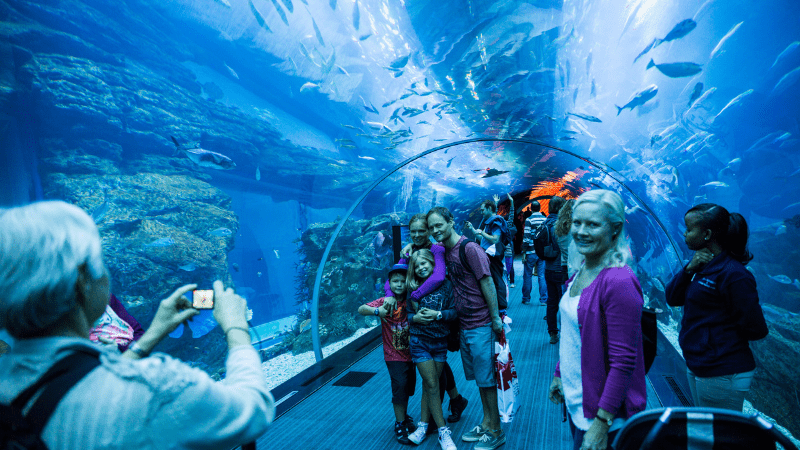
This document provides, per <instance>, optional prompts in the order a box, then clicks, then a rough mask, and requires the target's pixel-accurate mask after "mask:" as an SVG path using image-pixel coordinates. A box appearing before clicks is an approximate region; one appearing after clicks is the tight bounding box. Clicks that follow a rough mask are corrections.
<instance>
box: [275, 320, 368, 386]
mask: <svg viewBox="0 0 800 450" xmlns="http://www.w3.org/2000/svg"><path fill="white" fill-rule="evenodd" d="M372 328H374V327H372ZM372 328H359V329H358V330H357V331H356V332H355V334H353V335H352V336H350V337H349V338H347V339H344V340H341V341H338V342H334V343H333V344H330V345H326V346H324V347H322V355H323V356H325V357H327V356H329V355H330V354H332V353H335V352H336V351H337V350H339V349H341V348H342V347H344V346H345V345H347V344H349V343H351V342H353V341H354V340H356V339H358V338H359V337H360V336H362V335H363V334H364V333H367V332H368V331H370V330H372ZM315 362H317V360H316V358H315V357H314V351H313V350H312V351H308V352H305V353H300V354H299V355H293V354H292V353H291V352H289V353H284V354H282V355H278V356H276V357H275V358H272V359H270V360H269V361H264V362H263V363H262V364H261V368H262V369H263V370H264V375H265V376H266V377H267V389H269V390H272V389H274V388H275V387H277V386H279V385H280V384H282V383H283V382H285V381H286V380H288V379H290V378H292V377H293V376H295V375H297V374H299V373H300V372H302V371H304V370H306V369H307V368H309V367H311V366H312V365H313V364H314V363H315Z"/></svg>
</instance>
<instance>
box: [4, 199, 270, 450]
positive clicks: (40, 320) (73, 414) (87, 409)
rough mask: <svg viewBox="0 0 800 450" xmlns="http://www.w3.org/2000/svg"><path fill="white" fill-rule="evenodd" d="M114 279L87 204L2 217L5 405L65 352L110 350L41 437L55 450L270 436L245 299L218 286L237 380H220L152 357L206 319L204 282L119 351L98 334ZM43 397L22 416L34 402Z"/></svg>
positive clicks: (220, 443)
mask: <svg viewBox="0 0 800 450" xmlns="http://www.w3.org/2000/svg"><path fill="white" fill-rule="evenodd" d="M109 284H110V283H109V275H108V271H107V270H106V268H105V265H104V264H103V259H102V250H101V241H100V235H99V233H98V230H97V227H96V226H95V224H94V222H93V221H92V219H91V217H89V216H88V215H87V214H86V213H85V212H84V211H83V210H81V209H80V208H78V207H76V206H73V205H69V204H67V203H64V202H60V201H48V202H40V203H34V204H31V205H27V206H22V207H17V208H12V209H8V210H5V211H2V212H0V292H2V298H0V329H6V330H7V332H8V333H9V334H10V335H11V336H12V337H13V338H14V339H15V343H14V345H13V347H12V349H11V351H10V352H9V353H7V354H5V355H4V356H3V357H2V360H0V380H2V382H0V402H1V403H3V404H10V403H11V402H12V401H13V400H14V399H15V398H17V397H18V396H19V395H20V393H21V392H23V391H25V390H27V388H28V387H30V386H32V385H34V384H35V383H36V382H37V380H38V379H39V378H40V377H42V375H43V374H45V373H47V372H48V370H49V369H50V368H51V367H52V366H54V365H57V363H58V362H59V361H61V360H63V359H64V358H66V357H70V358H72V359H74V358H73V355H74V354H76V353H85V354H88V355H93V356H94V357H95V359H96V358H97V356H98V355H97V354H98V352H100V354H99V365H96V367H95V368H94V369H93V370H91V371H90V372H88V374H87V375H85V376H84V377H83V378H82V379H81V380H80V381H79V382H78V383H77V384H75V385H74V387H72V389H71V390H69V391H68V392H67V393H66V395H65V396H64V397H63V398H62V399H61V401H60V402H59V403H58V405H57V406H56V408H55V410H54V411H53V413H52V415H51V416H50V418H49V421H47V422H46V424H45V425H44V428H43V429H42V431H41V439H42V440H43V441H44V443H45V444H46V445H47V446H48V447H49V448H50V449H51V450H58V449H78V448H80V449H95V448H131V449H137V450H141V449H174V448H198V449H229V448H232V447H234V446H237V445H240V444H243V443H246V442H250V441H253V440H255V438H257V437H258V436H260V435H261V434H263V433H264V432H265V430H266V428H267V426H268V425H269V424H270V422H271V421H272V419H273V418H274V403H273V399H272V396H271V395H270V393H269V391H268V390H267V388H266V382H265V379H264V374H263V372H262V370H261V361H260V358H259V356H258V354H257V352H256V350H255V349H254V348H253V346H252V345H251V344H250V333H249V331H248V325H247V320H246V318H245V314H246V308H247V306H246V303H245V300H244V299H243V298H241V297H240V296H238V295H236V294H235V293H234V292H233V290H232V289H230V288H229V289H223V285H222V282H220V281H216V282H215V283H214V294H215V297H216V299H215V300H216V302H215V307H214V318H215V319H216V320H217V322H218V323H219V325H220V327H221V328H222V330H223V332H224V333H225V338H226V340H227V344H228V349H229V351H228V358H227V361H226V369H227V371H226V378H225V380H224V381H222V382H219V383H218V382H215V381H213V380H212V379H211V378H210V377H209V376H208V375H207V374H206V373H205V372H202V371H200V370H198V369H194V368H191V367H190V366H188V365H186V364H184V363H182V362H180V361H178V360H176V359H173V358H171V357H169V356H167V355H165V354H154V355H152V356H149V357H148V355H149V353H150V351H152V349H153V348H154V347H155V346H156V344H157V343H158V342H160V341H161V340H162V339H163V338H164V337H165V336H166V335H167V334H169V333H170V332H171V331H173V330H174V329H175V328H176V327H177V326H178V324H180V323H182V322H183V321H185V320H187V319H189V318H191V317H192V316H194V315H196V314H198V311H197V310H196V309H193V308H191V307H190V306H191V305H190V304H189V302H188V300H187V299H186V298H185V297H183V294H185V293H187V292H189V291H190V290H192V289H194V288H195V287H196V286H195V285H186V286H183V287H181V288H179V289H177V290H176V291H175V292H174V293H173V294H172V295H170V296H169V297H168V298H166V299H164V300H162V301H161V303H160V305H159V308H158V311H157V312H156V315H155V318H154V319H153V322H152V324H151V326H150V328H149V329H148V330H147V331H146V332H145V334H144V335H143V336H142V338H141V339H140V340H139V341H137V342H136V343H135V344H134V345H133V346H132V347H131V348H130V349H129V350H128V351H126V352H125V353H124V354H123V355H119V354H118V353H116V352H107V351H102V350H99V349H98V347H97V346H96V345H93V344H92V342H91V341H90V340H89V331H90V329H91V327H92V325H93V323H94V322H95V321H96V320H97V319H98V318H99V317H100V316H101V315H102V314H103V312H104V311H105V308H106V305H107V304H108V301H109ZM95 364H96V362H95ZM44 389H47V387H45V388H44ZM32 398H33V400H32V401H31V402H29V403H27V404H26V406H25V407H24V408H23V411H25V410H27V409H29V408H34V409H35V407H36V406H33V407H31V405H32V404H33V405H35V404H36V403H37V402H38V400H37V396H36V395H34V396H33V397H32Z"/></svg>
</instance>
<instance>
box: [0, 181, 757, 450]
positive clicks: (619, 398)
mask: <svg viewBox="0 0 800 450" xmlns="http://www.w3.org/2000/svg"><path fill="white" fill-rule="evenodd" d="M508 197H509V200H510V201H511V205H510V208H509V213H508V215H507V217H505V218H503V217H501V216H498V215H497V199H495V200H486V201H484V202H482V203H481V206H480V208H481V213H482V214H481V215H482V221H481V222H482V223H481V225H480V226H479V227H478V228H474V227H473V225H472V224H471V223H470V222H466V223H465V227H464V229H465V230H466V231H469V232H471V233H472V234H474V236H475V237H476V238H477V237H480V241H479V242H475V241H471V240H469V239H467V238H466V237H465V236H462V235H460V234H459V233H458V232H457V231H456V228H455V219H454V217H453V214H452V213H451V212H450V210H448V209H447V208H445V207H442V206H436V207H434V208H432V209H431V210H430V211H428V213H427V214H417V215H415V216H413V217H412V218H411V220H410V222H409V232H410V237H411V242H410V243H409V244H408V245H407V246H406V247H405V248H403V250H402V251H401V256H402V257H401V259H400V260H399V261H398V262H397V263H396V264H395V265H393V266H392V267H391V269H390V270H389V271H388V273H387V277H386V283H385V285H384V287H383V292H382V294H383V295H382V296H381V297H380V298H378V299H376V300H374V301H372V302H369V303H366V304H364V305H361V306H360V307H359V308H358V313H360V314H362V315H374V316H377V317H378V318H379V319H380V321H381V327H382V339H383V350H384V359H385V363H386V367H387V370H388V374H389V378H390V380H391V403H392V407H393V412H394V417H395V424H394V431H395V437H396V439H397V441H398V442H399V443H401V444H406V445H410V444H416V445H419V444H421V443H422V441H423V440H424V439H425V438H426V436H427V435H428V434H438V442H439V445H440V446H441V448H442V449H444V450H453V449H455V448H456V444H455V442H454V440H453V438H452V432H451V430H450V428H449V426H448V422H449V423H454V422H458V421H459V420H460V419H461V415H462V413H463V412H464V410H465V409H466V407H467V404H468V401H467V399H466V398H464V397H463V396H462V395H461V394H460V393H459V391H458V389H457V388H456V386H455V377H454V374H453V371H452V369H451V368H450V366H449V365H448V364H447V357H448V350H450V351H458V352H459V353H460V357H461V363H462V366H463V371H464V377H465V379H466V380H468V381H474V383H475V385H476V387H477V391H478V393H479V395H480V399H481V408H482V413H483V414H482V418H481V420H480V422H479V423H476V424H475V426H474V427H472V428H470V429H469V431H467V432H466V433H464V434H462V435H461V441H463V442H468V443H475V447H474V448H475V449H477V450H493V449H496V448H499V447H501V446H503V445H504V444H505V442H506V434H505V432H504V431H503V429H502V427H501V422H500V415H499V410H498V392H497V380H496V375H497V374H496V369H495V367H496V366H495V360H494V358H495V355H494V349H495V344H496V343H497V341H498V337H499V336H500V334H501V333H502V332H503V320H502V319H503V317H504V314H505V308H506V303H505V302H506V298H504V297H503V295H502V294H503V292H505V293H506V296H507V293H508V290H507V287H506V284H508V285H510V286H511V287H513V286H514V284H513V261H512V264H510V270H509V261H508V257H509V252H510V253H511V256H512V258H513V251H514V250H513V239H512V240H511V241H509V239H508V237H507V234H508V231H509V229H512V227H513V220H514V218H515V212H516V211H515V209H514V206H513V198H512V197H511V195H508ZM530 205H531V209H532V211H533V212H532V214H531V216H530V217H528V218H527V220H525V226H524V231H523V239H522V248H521V250H522V257H523V264H524V274H523V286H522V303H523V304H526V305H527V304H530V303H531V294H532V288H533V283H532V278H533V277H534V276H536V277H537V278H538V280H539V302H540V303H541V304H546V305H547V308H546V311H547V312H546V314H545V320H546V321H547V330H548V333H549V336H550V343H551V344H559V347H558V361H557V363H556V365H555V368H554V375H553V378H552V382H551V383H550V386H549V388H548V392H547V396H548V398H549V399H550V400H551V401H552V402H554V403H558V404H561V403H563V404H564V405H565V408H566V411H567V413H568V416H569V426H570V430H571V432H572V437H573V440H572V445H573V449H574V450H603V449H606V448H610V447H611V443H612V442H613V439H614V437H615V435H616V434H617V433H618V431H619V430H620V429H621V427H622V425H623V424H624V422H625V420H626V419H628V418H630V417H631V416H633V415H634V414H636V413H637V412H640V411H643V410H644V409H645V408H646V405H647V392H646V387H645V386H646V381H645V372H646V369H645V362H644V353H643V341H642V326H641V318H642V308H643V295H642V289H641V287H640V285H639V280H638V279H637V277H636V275H635V273H634V264H633V257H632V255H631V251H630V248H629V244H628V240H627V237H626V228H625V224H626V219H625V205H624V203H623V201H622V198H621V197H620V196H619V195H618V194H616V193H615V192H612V191H607V190H601V189H595V190H590V191H586V192H584V193H583V194H581V195H580V196H579V197H578V198H577V199H570V200H566V199H564V198H562V197H558V196H553V197H551V198H550V199H549V202H548V204H547V209H548V214H547V216H546V217H545V216H544V215H543V214H542V213H541V212H540V210H541V208H542V206H541V205H540V203H539V202H538V201H534V202H532V203H531V204H530ZM684 219H685V224H686V232H685V234H684V237H685V241H686V245H687V246H688V248H689V249H690V250H691V251H693V252H694V254H693V256H692V258H691V260H690V261H689V263H688V264H686V266H685V267H684V268H683V269H682V270H680V271H679V272H678V273H677V274H676V275H675V276H674V278H673V279H672V281H671V282H670V283H669V285H668V286H667V288H666V300H667V302H668V303H669V305H672V306H676V307H683V309H684V311H683V319H682V323H681V330H680V336H679V341H680V346H681V350H682V351H683V355H684V357H685V359H686V366H687V368H688V372H687V376H688V380H689V384H690V386H691V394H692V397H693V401H694V404H695V405H698V406H714V407H721V408H729V409H735V410H741V409H742V406H743V401H744V396H745V394H746V393H747V392H748V390H749V388H750V384H751V381H752V379H753V375H754V371H755V368H756V367H755V360H754V358H753V354H752V352H751V350H750V347H749V341H753V340H758V339H762V338H764V337H765V336H766V335H767V333H768V329H767V326H766V323H765V321H764V317H763V313H762V311H761V307H760V305H759V298H758V293H757V290H756V283H755V278H754V277H753V275H752V274H751V273H750V272H749V271H748V270H747V269H746V268H745V266H744V265H745V264H747V263H748V262H749V261H750V260H751V259H752V258H753V256H752V255H751V254H750V253H749V251H748V249H747V240H748V228H747V223H746V222H745V220H744V218H743V217H742V216H741V215H739V214H736V213H729V212H728V211H727V210H726V209H725V208H722V207H721V206H719V205H714V204H701V205H697V206H695V207H693V208H692V209H690V210H689V211H688V212H687V213H686V215H685V218H684ZM513 228H514V229H515V227H513ZM512 237H513V234H512ZM503 262H505V263H506V264H505V268H506V271H505V274H504V275H503V276H500V277H499V278H498V277H497V276H496V273H495V272H494V271H495V270H496V268H497V267H500V270H501V271H502V269H503ZM509 277H510V280H509ZM506 280H509V281H510V283H507V281H506ZM195 287H196V286H195V285H186V286H182V287H180V288H178V289H176V290H175V291H174V292H173V294H172V295H170V296H169V297H168V298H166V299H164V300H163V301H162V302H161V303H160V305H159V308H158V311H157V313H156V316H155V318H154V320H153V323H152V324H151V325H150V327H149V328H148V329H147V330H146V331H145V330H143V329H142V327H141V326H140V325H139V324H138V322H137V321H136V320H135V319H134V318H133V317H132V316H130V314H128V312H127V311H126V310H125V308H124V306H123V305H122V303H121V302H120V301H119V300H118V299H117V298H116V297H115V296H113V295H111V294H110V292H109V275H108V271H107V270H106V268H105V265H104V263H103V259H102V248H101V241H100V237H99V233H98V230H97V227H96V226H95V224H94V222H93V220H92V219H91V217H90V216H88V215H87V214H86V213H85V212H84V211H82V210H81V209H79V208H77V207H75V206H72V205H69V204H66V203H63V202H40V203H35V204H31V205H27V206H23V207H17V208H12V209H8V210H4V211H0V289H2V291H3V292H4V298H3V302H2V303H0V329H5V330H6V332H7V333H8V334H9V335H10V336H11V337H13V339H14V341H15V342H14V345H13V346H10V347H8V346H6V347H4V349H3V350H4V351H6V352H7V353H6V354H5V355H3V356H2V358H3V359H2V364H0V379H2V380H3V383H2V385H0V403H2V404H3V405H9V404H12V403H13V405H14V406H15V407H18V408H19V409H20V410H21V411H27V410H29V409H30V410H34V411H38V410H39V409H41V404H42V403H46V402H41V401H40V397H45V396H46V395H41V396H37V395H35V394H36V390H38V388H39V387H40V385H39V384H38V381H39V380H45V379H48V380H49V379H50V377H51V375H52V373H53V372H54V371H55V370H56V369H53V368H54V367H55V368H57V369H58V370H62V371H63V367H62V366H64V367H67V368H68V369H72V368H73V367H79V368H81V370H83V372H81V376H80V377H77V378H76V380H75V381H74V383H76V384H74V387H73V388H72V389H69V390H68V391H66V394H65V395H64V396H63V399H62V400H61V401H60V402H59V401H56V404H54V405H52V407H53V410H52V413H51V415H50V416H49V420H48V416H47V415H45V416H44V421H43V422H42V423H41V426H42V429H41V433H40V436H41V439H42V440H43V441H44V443H46V444H47V446H48V447H49V448H50V449H73V448H88V449H92V448H106V447H109V446H113V447H115V448H116V447H136V448H144V449H147V448H153V449H156V448H194V447H198V448H232V447H235V446H237V445H241V444H243V443H246V442H249V441H252V440H254V439H255V438H257V437H258V436H260V435H261V434H263V433H264V431H265V429H266V427H267V426H268V425H269V424H270V422H271V421H272V420H273V417H274V411H275V408H274V404H273V399H272V396H271V395H270V393H269V391H268V390H267V389H266V387H265V386H266V384H265V380H264V375H263V372H262V370H261V367H260V359H259V356H258V354H257V353H256V351H255V349H254V348H253V346H252V345H251V344H250V333H249V331H248V330H249V329H248V323H247V317H246V314H247V313H246V310H247V307H246V302H245V300H244V299H243V298H242V297H240V296H238V295H236V294H235V292H234V291H233V290H232V289H230V288H228V289H225V288H224V286H223V284H222V282H220V281H216V282H215V283H214V295H215V305H214V311H213V314H214V318H215V319H216V320H217V322H218V323H219V325H220V326H221V328H222V330H223V332H224V335H225V339H226V341H227V344H228V348H229V354H228V358H227V360H226V375H225V380H224V381H223V382H214V381H213V380H212V379H211V378H210V377H209V376H208V375H206V374H205V373H204V372H202V371H199V370H196V369H192V368H191V367H189V366H188V365H186V364H184V363H182V362H181V361H178V360H176V359H173V358H171V357H169V356H167V355H164V354H154V355H150V352H151V351H152V350H153V348H154V347H155V345H156V344H157V343H158V342H160V341H161V340H162V339H164V337H165V336H167V334H168V333H170V332H172V331H173V330H174V329H175V328H176V327H177V326H178V325H179V324H181V323H183V322H184V321H186V320H188V319H190V318H191V317H193V316H195V315H196V314H198V311H197V310H196V309H194V308H192V307H191V304H190V303H189V302H188V301H187V300H186V298H185V297H184V294H186V293H187V292H189V291H190V290H192V289H194V288H195ZM98 344H100V345H98ZM102 347H106V348H102ZM454 347H455V348H454ZM76 355H77V356H76ZM75 372H76V373H77V370H76V371H75ZM416 372H419V374H420V377H421V379H422V396H421V406H420V420H419V421H418V422H415V420H414V419H413V417H412V415H411V414H409V405H408V403H409V398H410V397H411V396H412V395H414V392H415V387H416ZM54 384H56V383H54ZM31 386H34V387H33V388H32V387H31ZM44 389H49V388H44ZM47 392H51V391H45V393H47ZM97 392H103V393H104V395H102V396H98V395H96V393H97ZM445 393H448V394H449V397H450V402H449V409H450V415H449V416H448V417H447V418H445V414H444V410H443V400H444V396H445ZM131 399H136V401H131ZM56 405H57V406H56ZM209 411H213V412H214V413H213V414H208V412H209ZM175 423H181V424H182V425H181V426H180V427H175ZM65 430H68V431H65Z"/></svg>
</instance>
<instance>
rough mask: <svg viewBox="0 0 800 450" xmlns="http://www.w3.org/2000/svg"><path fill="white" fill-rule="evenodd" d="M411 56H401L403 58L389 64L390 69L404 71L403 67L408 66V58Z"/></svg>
mask: <svg viewBox="0 0 800 450" xmlns="http://www.w3.org/2000/svg"><path fill="white" fill-rule="evenodd" d="M410 56H411V54H410V53H409V54H408V55H406V56H401V57H399V58H397V59H395V60H394V61H392V62H391V63H389V67H390V68H392V69H393V70H400V69H402V68H403V67H405V66H406V64H408V58H409V57H410Z"/></svg>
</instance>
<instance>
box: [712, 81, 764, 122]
mask: <svg viewBox="0 0 800 450" xmlns="http://www.w3.org/2000/svg"><path fill="white" fill-rule="evenodd" d="M711 89H715V88H711ZM711 89H709V90H708V91H706V93H708V92H711ZM752 93H753V90H752V89H748V90H746V91H744V92H742V93H741V94H739V95H737V96H736V97H734V98H733V100H731V101H729V102H728V104H727V105H725V107H724V108H722V109H721V110H720V112H719V113H717V115H716V116H715V117H714V120H715V121H716V120H717V119H718V118H719V117H720V116H721V115H722V113H724V112H725V111H728V110H730V109H732V108H733V107H735V106H738V105H740V104H741V103H742V101H743V100H744V99H745V98H747V97H748V96H749V95H751V94H752Z"/></svg>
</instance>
